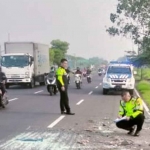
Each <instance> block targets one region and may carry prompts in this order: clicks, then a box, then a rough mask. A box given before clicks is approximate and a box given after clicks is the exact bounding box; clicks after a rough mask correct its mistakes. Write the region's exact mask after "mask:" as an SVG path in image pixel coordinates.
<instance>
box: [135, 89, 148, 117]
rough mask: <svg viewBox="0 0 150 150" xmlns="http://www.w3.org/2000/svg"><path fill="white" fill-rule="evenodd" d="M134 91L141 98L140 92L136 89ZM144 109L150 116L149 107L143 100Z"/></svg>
mask: <svg viewBox="0 0 150 150" xmlns="http://www.w3.org/2000/svg"><path fill="white" fill-rule="evenodd" d="M134 91H135V93H136V95H137V96H138V97H140V98H141V96H140V94H139V92H138V91H137V90H136V89H134ZM143 107H144V109H145V110H146V112H147V113H148V115H150V110H149V108H148V106H147V105H146V103H145V102H144V100H143Z"/></svg>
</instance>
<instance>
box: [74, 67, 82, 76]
mask: <svg viewBox="0 0 150 150" xmlns="http://www.w3.org/2000/svg"><path fill="white" fill-rule="evenodd" d="M75 74H80V75H82V72H81V71H80V68H79V67H77V70H76V72H75Z"/></svg>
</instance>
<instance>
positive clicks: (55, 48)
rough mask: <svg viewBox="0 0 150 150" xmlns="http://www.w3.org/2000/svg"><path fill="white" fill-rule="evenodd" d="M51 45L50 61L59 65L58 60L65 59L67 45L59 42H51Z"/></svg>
mask: <svg viewBox="0 0 150 150" xmlns="http://www.w3.org/2000/svg"><path fill="white" fill-rule="evenodd" d="M51 45H52V46H51V48H50V61H52V62H53V63H54V64H57V65H59V64H60V60H61V59H62V58H64V57H65V54H66V53H67V50H68V49H69V43H67V42H64V41H60V40H53V41H52V42H51Z"/></svg>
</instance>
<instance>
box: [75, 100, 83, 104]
mask: <svg viewBox="0 0 150 150" xmlns="http://www.w3.org/2000/svg"><path fill="white" fill-rule="evenodd" d="M83 101H84V99H81V100H80V101H79V102H78V103H77V104H76V105H80V104H81V103H82V102H83Z"/></svg>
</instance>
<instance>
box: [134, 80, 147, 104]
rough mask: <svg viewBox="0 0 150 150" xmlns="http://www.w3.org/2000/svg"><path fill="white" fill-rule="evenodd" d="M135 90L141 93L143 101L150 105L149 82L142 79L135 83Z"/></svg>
mask: <svg viewBox="0 0 150 150" xmlns="http://www.w3.org/2000/svg"><path fill="white" fill-rule="evenodd" d="M136 87H137V90H138V91H139V92H140V93H141V95H142V97H143V99H144V100H145V102H146V103H147V104H148V106H150V82H149V81H146V80H142V81H140V82H139V83H138V84H137V86H136Z"/></svg>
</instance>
